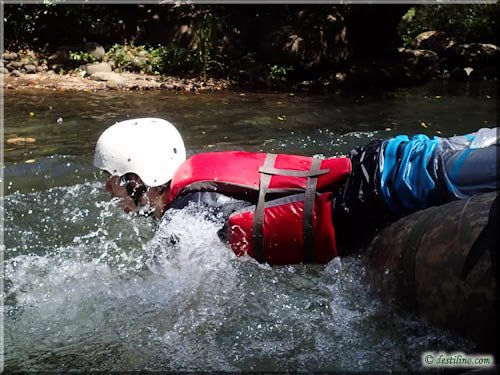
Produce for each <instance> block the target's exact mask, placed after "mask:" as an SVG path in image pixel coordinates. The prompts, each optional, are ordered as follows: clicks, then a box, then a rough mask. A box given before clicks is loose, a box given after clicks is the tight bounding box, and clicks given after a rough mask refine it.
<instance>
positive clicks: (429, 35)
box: [412, 30, 458, 54]
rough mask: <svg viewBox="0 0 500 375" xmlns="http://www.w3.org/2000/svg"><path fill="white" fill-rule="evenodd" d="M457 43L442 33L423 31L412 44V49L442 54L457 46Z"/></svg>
mask: <svg viewBox="0 0 500 375" xmlns="http://www.w3.org/2000/svg"><path fill="white" fill-rule="evenodd" d="M457 43H458V41H457V40H456V39H455V38H453V37H451V36H448V35H447V34H446V33H444V32H442V31H434V30H433V31H425V32H423V33H420V34H418V35H417V36H416V37H415V39H413V42H412V48H413V49H423V50H429V51H433V52H436V53H437V54H442V53H443V52H444V51H445V50H446V49H447V48H450V47H452V46H454V45H455V44H457Z"/></svg>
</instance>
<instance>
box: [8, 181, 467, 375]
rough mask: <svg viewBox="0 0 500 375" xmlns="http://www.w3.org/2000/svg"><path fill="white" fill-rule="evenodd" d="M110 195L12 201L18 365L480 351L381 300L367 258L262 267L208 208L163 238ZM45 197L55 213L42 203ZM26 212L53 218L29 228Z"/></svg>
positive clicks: (297, 365)
mask: <svg viewBox="0 0 500 375" xmlns="http://www.w3.org/2000/svg"><path fill="white" fill-rule="evenodd" d="M101 189H102V185H101V184H97V183H88V184H82V185H75V186H71V187H61V188H53V189H50V190H49V191H47V192H45V193H44V194H42V193H39V192H34V193H29V194H21V193H14V194H11V195H9V196H7V197H6V198H5V199H6V200H5V207H6V224H7V225H6V227H7V228H10V229H9V230H10V231H13V232H16V231H17V232H16V233H19V232H22V234H23V239H22V240H21V241H19V242H18V243H17V242H15V241H13V239H12V238H11V236H12V235H13V233H12V232H8V231H7V236H6V237H7V238H10V239H9V240H8V241H7V242H6V247H7V253H6V254H7V257H6V260H5V279H6V290H5V310H6V314H5V316H6V320H5V332H6V337H5V340H6V348H7V350H6V366H7V369H11V370H15V369H17V370H27V369H31V370H35V371H36V370H57V371H62V370H70V369H85V370H117V371H119V370H127V369H128V370H130V369H136V370H138V369H150V370H155V369H156V370H158V369H161V370H186V371H188V370H190V371H200V370H214V371H215V370H222V371H237V370H252V371H253V370H255V371H277V370H283V369H290V370H294V369H295V370H302V371H306V370H307V371H310V370H313V371H314V370H316V371H320V370H323V371H324V370H330V371H333V370H353V369H358V370H360V369H367V368H369V369H385V368H387V366H388V365H389V366H390V368H395V369H408V368H410V369H415V368H417V369H418V368H419V356H418V353H420V352H421V351H424V350H429V348H430V347H439V348H443V346H446V347H448V346H449V347H452V348H453V349H457V347H465V348H467V347H469V348H470V345H471V344H470V343H467V342H466V341H463V340H461V339H459V338H453V336H452V335H449V334H446V333H444V332H440V331H437V330H436V329H433V328H431V327H428V326H426V325H425V324H423V323H421V322H418V321H415V320H412V319H410V318H408V317H403V316H402V315H399V314H398V313H397V312H396V311H395V310H393V309H391V308H390V307H389V306H384V305H382V304H381V303H380V302H379V301H378V299H377V298H376V297H375V296H373V295H372V294H371V292H370V290H369V288H367V286H366V284H365V283H364V281H363V280H364V266H363V263H362V259H361V257H360V256H354V257H350V258H345V259H342V260H341V259H340V258H336V259H334V260H333V261H332V262H330V263H329V264H328V265H326V266H321V265H295V266H286V267H269V266H265V265H259V264H258V263H256V262H255V261H253V260H252V259H250V258H237V257H236V256H234V255H233V253H232V252H231V251H230V249H229V247H227V246H226V245H225V244H223V243H221V242H220V240H219V238H218V236H217V230H218V229H219V228H220V227H221V226H222V221H221V218H220V217H217V216H216V215H214V214H212V213H210V212H207V211H206V210H205V208H204V207H202V206H195V205H193V206H189V207H188V208H186V209H183V210H179V211H172V212H171V213H169V214H168V215H166V216H165V217H164V218H163V219H162V221H160V222H159V223H158V224H157V228H156V231H155V225H154V223H153V222H151V221H150V220H148V219H146V218H141V217H137V216H134V215H125V214H123V213H122V212H121V211H120V209H119V208H118V207H117V205H116V204H114V203H113V202H109V201H107V200H103V199H107V197H106V196H105V195H104V194H103V193H102V192H101ZM42 195H43V197H44V199H45V200H46V201H48V202H51V205H50V209H48V210H45V207H44V206H45V205H44V204H41V203H39V204H35V205H33V202H40V201H41V199H42ZM70 205H71V206H72V207H75V209H74V213H73V214H72V215H71V214H68V213H67V209H68V207H69V206H70ZM28 207H31V210H32V215H33V213H35V214H37V215H38V214H39V215H38V216H37V217H38V218H40V217H41V218H42V219H41V220H38V221H36V220H33V222H32V223H31V225H30V226H29V227H28V226H26V225H25V226H24V227H22V226H21V225H20V220H22V219H26V215H25V217H24V218H22V217H21V215H22V213H23V212H26V210H27V208H28ZM76 207H78V208H76ZM42 213H43V215H42ZM49 223H51V224H50V225H49ZM64 226H67V228H66V229H67V230H65V231H59V230H58V229H57V228H64ZM22 228H24V229H22ZM42 244H43V246H42Z"/></svg>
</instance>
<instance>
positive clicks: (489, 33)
mask: <svg viewBox="0 0 500 375" xmlns="http://www.w3.org/2000/svg"><path fill="white" fill-rule="evenodd" d="M499 9H500V6H499V4H498V3H497V4H496V5H491V4H490V5H487V4H467V5H463V4H460V5H458V4H439V5H415V6H413V7H411V8H410V10H408V12H407V13H406V14H405V15H404V16H403V19H402V20H401V23H400V24H399V34H400V36H401V38H402V39H403V41H404V43H405V45H406V46H409V45H410V43H411V41H412V40H413V38H415V36H417V35H418V34H420V33H421V32H424V31H428V30H438V31H444V32H446V33H448V34H449V35H451V36H454V37H457V38H459V39H460V40H462V41H464V42H483V43H485V42H495V35H496V30H497V29H496V28H497V24H496V23H497V18H498V11H499Z"/></svg>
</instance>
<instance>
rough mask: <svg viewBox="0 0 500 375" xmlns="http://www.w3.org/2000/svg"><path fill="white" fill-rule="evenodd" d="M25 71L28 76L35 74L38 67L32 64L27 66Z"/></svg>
mask: <svg viewBox="0 0 500 375" xmlns="http://www.w3.org/2000/svg"><path fill="white" fill-rule="evenodd" d="M24 69H26V73H28V74H34V73H36V72H37V68H36V66H35V65H32V64H28V65H25V66H24Z"/></svg>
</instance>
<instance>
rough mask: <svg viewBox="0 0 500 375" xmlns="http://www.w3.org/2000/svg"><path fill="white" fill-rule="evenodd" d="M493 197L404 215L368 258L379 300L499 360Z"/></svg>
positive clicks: (377, 240) (483, 196) (380, 236)
mask: <svg viewBox="0 0 500 375" xmlns="http://www.w3.org/2000/svg"><path fill="white" fill-rule="evenodd" d="M498 194H499V193H498V192H492V193H485V194H479V195H476V196H473V197H472V198H470V199H468V200H460V201H454V202H451V203H447V204H445V205H442V206H438V207H432V208H429V209H426V210H423V211H420V212H417V213H414V214H412V215H409V216H407V217H404V218H402V219H400V220H398V221H397V222H395V223H393V224H391V225H390V226H388V227H387V228H385V229H383V230H382V231H381V232H379V233H378V235H377V236H376V237H375V238H374V239H373V240H372V242H371V244H370V246H369V249H368V256H367V258H366V259H367V271H368V272H367V274H368V278H369V280H370V281H371V283H372V284H373V285H374V286H375V287H376V288H377V290H378V291H379V292H380V293H381V295H382V297H384V298H386V299H390V300H391V301H393V302H395V303H397V304H399V305H401V306H402V307H404V308H405V309H407V310H409V311H412V312H414V313H416V314H417V315H419V316H420V317H422V318H424V319H426V320H427V321H429V322H431V323H433V324H436V325H438V326H441V327H444V328H447V329H453V330H455V331H456V332H459V333H460V334H463V335H465V336H467V337H469V338H471V339H472V340H473V341H475V342H476V343H477V345H478V348H479V349H481V350H484V351H486V352H489V353H493V354H495V356H496V358H497V359H498V358H499V356H498V345H497V341H498V339H497V328H498V327H497V326H498V317H499V308H500V306H499V298H498V285H497V284H498V265H497V260H496V259H497V255H498V240H497V236H498V234H497V230H498V229H497V226H498V223H497V218H498V205H497V201H498V199H497V198H498Z"/></svg>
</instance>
